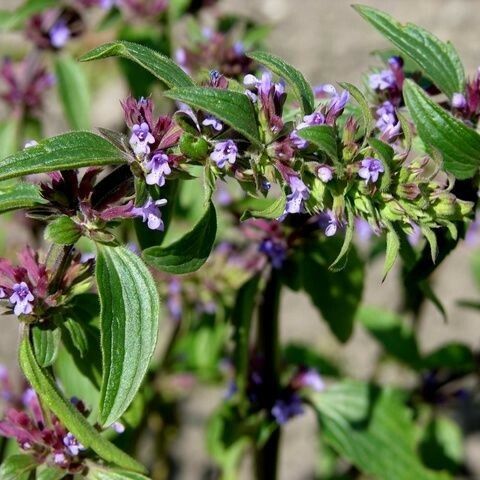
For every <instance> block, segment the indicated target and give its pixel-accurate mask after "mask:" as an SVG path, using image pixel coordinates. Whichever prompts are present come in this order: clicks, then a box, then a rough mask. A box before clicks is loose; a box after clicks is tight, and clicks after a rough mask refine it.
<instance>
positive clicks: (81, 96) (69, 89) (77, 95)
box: [55, 54, 90, 130]
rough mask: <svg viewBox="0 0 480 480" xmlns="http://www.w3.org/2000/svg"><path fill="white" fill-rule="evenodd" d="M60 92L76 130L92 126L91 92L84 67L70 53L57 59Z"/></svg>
mask: <svg viewBox="0 0 480 480" xmlns="http://www.w3.org/2000/svg"><path fill="white" fill-rule="evenodd" d="M55 75H56V79H57V86H58V92H59V94H60V99H61V101H62V106H63V110H64V112H65V116H66V117H67V120H68V123H69V124H70V126H71V127H72V129H74V130H88V129H89V128H90V92H89V87H88V81H87V77H86V76H85V71H84V69H83V68H82V67H81V66H80V65H79V64H78V63H77V61H75V60H74V59H73V58H71V57H69V56H68V55H65V54H64V55H60V56H57V57H56V59H55Z"/></svg>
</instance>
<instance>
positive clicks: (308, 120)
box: [290, 112, 325, 148]
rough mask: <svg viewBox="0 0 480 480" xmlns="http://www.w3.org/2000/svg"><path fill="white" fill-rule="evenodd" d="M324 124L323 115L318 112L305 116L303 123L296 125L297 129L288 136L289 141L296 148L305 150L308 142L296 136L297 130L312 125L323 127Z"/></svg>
mask: <svg viewBox="0 0 480 480" xmlns="http://www.w3.org/2000/svg"><path fill="white" fill-rule="evenodd" d="M324 123H325V115H323V114H322V113H320V112H313V113H312V114H311V115H305V116H304V117H303V122H301V123H299V124H298V125H297V128H296V129H295V130H293V132H292V133H291V134H290V139H291V140H292V142H293V144H294V145H295V146H296V147H297V148H305V147H306V146H307V145H308V142H307V141H306V140H304V139H303V138H301V137H299V136H298V130H301V129H302V128H305V127H311V126H312V125H323V124H324Z"/></svg>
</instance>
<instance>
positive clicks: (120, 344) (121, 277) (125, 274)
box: [96, 244, 160, 426]
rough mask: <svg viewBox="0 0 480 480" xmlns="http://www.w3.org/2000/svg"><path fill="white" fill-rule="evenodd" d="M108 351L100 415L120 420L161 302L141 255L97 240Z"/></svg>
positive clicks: (107, 421) (144, 364)
mask: <svg viewBox="0 0 480 480" xmlns="http://www.w3.org/2000/svg"><path fill="white" fill-rule="evenodd" d="M97 248H98V256H97V264H96V278H97V288H98V293H99V295H100V303H101V314H100V317H101V326H100V328H101V332H102V336H101V345H102V356H103V379H102V392H101V394H102V398H101V401H100V421H101V423H102V425H105V426H108V425H111V424H112V423H113V422H115V421H116V420H118V418H119V417H120V416H121V415H122V414H123V413H124V412H125V410H126V409H127V408H128V406H129V405H130V403H131V402H132V400H133V399H134V397H135V395H136V393H137V391H138V389H139V388H140V385H141V383H142V380H143V377H144V376H145V374H146V372H147V369H148V366H149V363H150V359H151V358H152V355H153V352H154V350H155V345H156V343H157V335H158V317H159V311H160V302H159V298H158V292H157V289H156V287H155V282H154V280H153V278H152V276H151V274H150V272H149V271H148V269H147V267H146V266H145V264H144V263H143V262H142V260H141V259H140V258H139V257H138V256H137V255H135V253H133V252H132V251H130V250H129V249H127V248H125V247H121V246H119V247H111V246H107V245H100V244H99V245H97Z"/></svg>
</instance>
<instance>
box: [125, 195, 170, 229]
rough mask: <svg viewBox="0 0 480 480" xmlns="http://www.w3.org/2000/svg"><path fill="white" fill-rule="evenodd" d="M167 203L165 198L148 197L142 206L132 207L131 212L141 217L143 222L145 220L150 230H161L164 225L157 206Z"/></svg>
mask: <svg viewBox="0 0 480 480" xmlns="http://www.w3.org/2000/svg"><path fill="white" fill-rule="evenodd" d="M166 204H167V200H166V199H165V198H162V199H160V200H156V201H154V200H153V199H152V198H149V199H148V200H147V202H146V203H145V205H144V206H143V207H134V208H133V209H132V213H133V215H135V216H138V217H142V220H143V221H144V222H147V225H148V228H149V229H150V230H160V231H163V229H164V228H165V225H164V224H163V220H162V212H161V211H160V208H159V207H163V206H164V205H166Z"/></svg>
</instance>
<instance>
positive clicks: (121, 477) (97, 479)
mask: <svg viewBox="0 0 480 480" xmlns="http://www.w3.org/2000/svg"><path fill="white" fill-rule="evenodd" d="M87 479H89V480H149V478H148V477H145V476H144V475H141V474H139V473H135V472H128V471H125V470H116V469H108V470H107V469H106V468H105V467H100V466H96V465H92V464H90V468H89V470H88V475H87Z"/></svg>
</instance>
